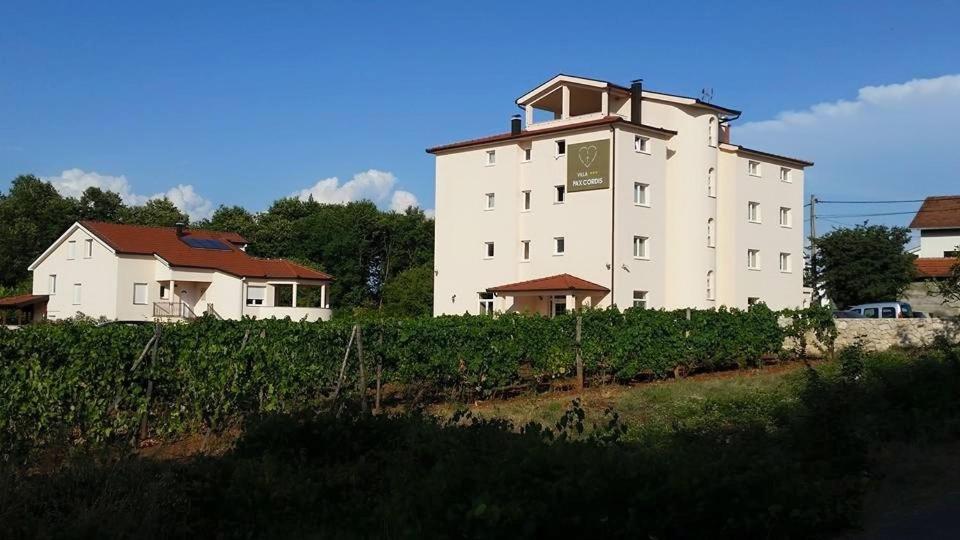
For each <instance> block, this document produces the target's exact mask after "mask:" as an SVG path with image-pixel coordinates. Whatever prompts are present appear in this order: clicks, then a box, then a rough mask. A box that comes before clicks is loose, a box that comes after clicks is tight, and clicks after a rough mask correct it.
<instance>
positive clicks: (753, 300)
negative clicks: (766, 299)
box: [747, 296, 760, 306]
mask: <svg viewBox="0 0 960 540" xmlns="http://www.w3.org/2000/svg"><path fill="white" fill-rule="evenodd" d="M759 303H760V298H758V297H756V296H749V297H747V306H755V305H757V304H759Z"/></svg>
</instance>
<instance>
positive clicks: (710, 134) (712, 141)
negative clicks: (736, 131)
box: [707, 116, 717, 146]
mask: <svg viewBox="0 0 960 540" xmlns="http://www.w3.org/2000/svg"><path fill="white" fill-rule="evenodd" d="M707 145H709V146H716V145H717V119H716V117H713V116H711V117H710V120H709V121H708V122H707Z"/></svg>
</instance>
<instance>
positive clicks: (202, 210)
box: [43, 169, 213, 220]
mask: <svg viewBox="0 0 960 540" xmlns="http://www.w3.org/2000/svg"><path fill="white" fill-rule="evenodd" d="M43 179H44V180H46V181H48V182H50V183H51V184H53V187H54V188H56V190H57V191H58V192H60V194H61V195H64V196H66V197H74V198H80V196H81V195H83V192H84V191H85V190H86V189H87V188H88V187H97V188H100V189H102V190H104V191H113V192H114V193H117V194H118V195H120V198H121V199H122V200H123V202H124V204H128V205H139V204H143V203H145V202H147V201H149V200H151V199H160V198H163V197H166V198H168V199H170V202H172V203H173V204H174V206H176V207H177V208H179V209H180V211H182V212H185V213H186V214H187V215H189V216H190V219H194V220H197V219H203V218H206V217H210V215H211V214H212V213H213V203H212V202H210V201H209V200H208V199H206V198H204V197H202V196H201V195H200V194H199V193H197V191H196V190H195V189H194V187H193V186H192V185H189V184H188V185H184V184H178V185H177V186H175V187H172V188H170V189H169V190H167V191H166V192H164V193H155V194H153V195H140V194H137V193H134V192H133V188H132V187H131V186H130V182H129V181H128V180H127V177H126V176H124V175H120V176H111V175H106V174H100V173H98V172H93V171H91V172H87V171H84V170H81V169H67V170H65V171H63V172H62V173H60V176H47V177H44V178H43Z"/></svg>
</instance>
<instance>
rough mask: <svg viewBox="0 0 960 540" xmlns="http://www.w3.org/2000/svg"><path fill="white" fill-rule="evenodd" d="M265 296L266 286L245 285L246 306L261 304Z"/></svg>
mask: <svg viewBox="0 0 960 540" xmlns="http://www.w3.org/2000/svg"><path fill="white" fill-rule="evenodd" d="M266 296H267V288H266V287H254V286H248V287H247V305H248V306H262V305H263V299H264V298H266Z"/></svg>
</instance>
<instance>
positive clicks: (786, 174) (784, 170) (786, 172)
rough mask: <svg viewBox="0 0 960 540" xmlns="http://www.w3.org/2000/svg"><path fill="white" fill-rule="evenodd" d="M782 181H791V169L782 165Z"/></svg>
mask: <svg viewBox="0 0 960 540" xmlns="http://www.w3.org/2000/svg"><path fill="white" fill-rule="evenodd" d="M780 181H781V182H790V169H788V168H786V167H780Z"/></svg>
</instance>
